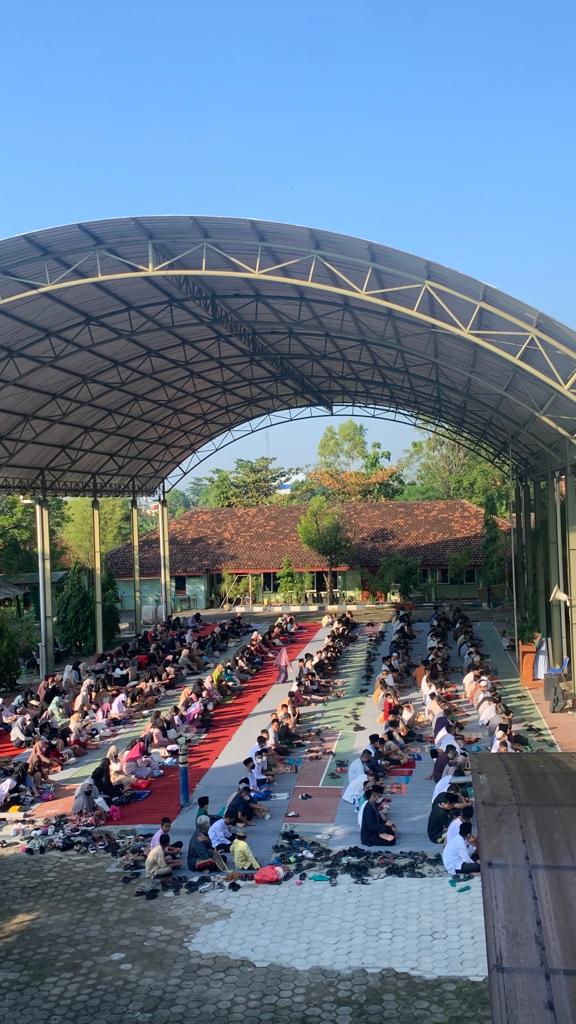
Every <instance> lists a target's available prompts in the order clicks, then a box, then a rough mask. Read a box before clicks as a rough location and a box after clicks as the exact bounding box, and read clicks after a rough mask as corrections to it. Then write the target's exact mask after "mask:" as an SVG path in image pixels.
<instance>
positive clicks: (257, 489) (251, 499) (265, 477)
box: [232, 455, 299, 507]
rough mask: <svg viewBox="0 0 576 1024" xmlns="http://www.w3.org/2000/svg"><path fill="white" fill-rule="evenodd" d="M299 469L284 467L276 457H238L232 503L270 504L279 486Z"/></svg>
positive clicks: (238, 504) (244, 504) (237, 504)
mask: <svg viewBox="0 0 576 1024" xmlns="http://www.w3.org/2000/svg"><path fill="white" fill-rule="evenodd" d="M298 472H299V470H298V469H284V468H283V467H282V466H278V465H276V459H271V458H268V457H267V456H265V455H261V456H260V457H259V458H258V459H236V461H235V463H234V471H233V473H232V495H233V497H232V504H233V505H235V506H236V507H240V506H248V505H270V504H271V503H272V501H273V500H274V499H275V497H276V494H277V491H278V488H279V487H280V485H281V484H283V483H286V482H287V481H288V480H290V478H291V477H293V476H295V474H296V473H298Z"/></svg>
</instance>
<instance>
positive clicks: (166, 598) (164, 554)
mask: <svg viewBox="0 0 576 1024" xmlns="http://www.w3.org/2000/svg"><path fill="white" fill-rule="evenodd" d="M158 534H159V541H160V594H161V599H162V615H163V618H164V619H167V618H168V616H169V615H171V614H172V595H171V593H170V542H169V537H168V503H167V501H166V498H162V500H161V501H160V502H158Z"/></svg>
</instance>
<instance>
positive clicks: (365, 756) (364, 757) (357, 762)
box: [348, 750, 372, 782]
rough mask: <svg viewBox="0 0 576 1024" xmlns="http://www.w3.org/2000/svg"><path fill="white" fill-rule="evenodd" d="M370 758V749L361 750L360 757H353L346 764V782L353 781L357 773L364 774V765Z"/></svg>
mask: <svg viewBox="0 0 576 1024" xmlns="http://www.w3.org/2000/svg"><path fill="white" fill-rule="evenodd" d="M371 760H372V753H371V751H370V750H363V751H362V753H361V754H360V757H355V758H354V760H353V761H351V762H350V764H349V765H348V782H353V781H354V779H356V778H358V776H359V775H365V774H366V765H367V764H369V763H370V761H371Z"/></svg>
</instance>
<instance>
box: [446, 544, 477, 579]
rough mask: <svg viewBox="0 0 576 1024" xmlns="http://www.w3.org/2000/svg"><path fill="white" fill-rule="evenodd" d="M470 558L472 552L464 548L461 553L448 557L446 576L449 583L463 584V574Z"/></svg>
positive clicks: (457, 552)
mask: <svg viewBox="0 0 576 1024" xmlns="http://www.w3.org/2000/svg"><path fill="white" fill-rule="evenodd" d="M471 558H472V552H471V550H470V548H464V550H463V551H456V552H455V553H454V554H453V555H450V558H449V559H448V576H449V579H450V583H463V582H464V572H465V571H466V569H467V568H468V566H469V565H470V561H471Z"/></svg>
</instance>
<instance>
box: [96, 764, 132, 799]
mask: <svg viewBox="0 0 576 1024" xmlns="http://www.w3.org/2000/svg"><path fill="white" fill-rule="evenodd" d="M92 781H93V782H94V783H95V785H96V787H97V788H98V789H99V791H100V792H101V794H102V796H103V797H104V799H105V800H107V801H108V802H110V801H112V800H114V798H115V797H117V796H120V794H121V793H123V792H124V786H121V785H114V783H113V782H112V779H111V777H110V760H109V758H107V757H103V758H102V760H101V761H100V764H99V765H98V767H97V768H95V769H94V771H93V772H92Z"/></svg>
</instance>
